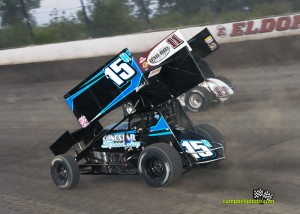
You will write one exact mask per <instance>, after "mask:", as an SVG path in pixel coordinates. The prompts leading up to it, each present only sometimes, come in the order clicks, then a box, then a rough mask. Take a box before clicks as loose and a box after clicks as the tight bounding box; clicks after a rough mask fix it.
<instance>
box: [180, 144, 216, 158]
mask: <svg viewBox="0 0 300 214" xmlns="http://www.w3.org/2000/svg"><path fill="white" fill-rule="evenodd" d="M181 145H182V146H184V147H185V148H186V152H187V153H190V154H191V155H193V156H194V157H195V158H201V157H203V158H205V157H210V156H212V155H214V153H212V151H210V149H209V148H207V146H205V145H203V142H202V141H183V142H182V144H181Z"/></svg>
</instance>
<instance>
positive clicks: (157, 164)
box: [138, 143, 182, 187]
mask: <svg viewBox="0 0 300 214" xmlns="http://www.w3.org/2000/svg"><path fill="white" fill-rule="evenodd" d="M138 171H139V174H140V176H141V178H142V180H143V181H144V182H145V183H146V184H148V185H149V186H151V187H165V186H167V185H170V184H172V183H174V182H175V181H176V180H177V179H178V178H179V177H180V175H181V171H182V160H181V157H180V155H179V153H178V151H177V150H176V149H175V148H174V147H172V146H170V145H169V144H167V143H155V144H152V145H150V146H148V147H146V148H145V149H144V150H143V151H142V153H141V154H140V156H139V160H138Z"/></svg>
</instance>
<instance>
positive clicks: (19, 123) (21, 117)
mask: <svg viewBox="0 0 300 214" xmlns="http://www.w3.org/2000/svg"><path fill="white" fill-rule="evenodd" d="M299 67H300V63H299V62H294V63H292V64H286V65H283V64H282V65H280V66H278V65H276V66H272V65H266V66H263V67H247V68H245V67H244V68H235V69H234V70H231V69H224V70H219V71H216V73H217V74H219V75H221V74H222V75H224V76H227V77H228V78H230V79H231V80H232V82H234V83H236V84H237V87H238V94H236V96H235V97H234V98H233V99H232V100H230V101H229V102H227V103H225V104H224V105H221V106H218V107H215V108H213V109H211V110H210V111H208V112H206V113H197V114H194V113H193V114H190V117H191V118H192V120H193V121H194V123H195V124H199V123H209V124H211V125H214V126H216V127H217V128H218V129H219V130H220V131H221V132H222V133H223V134H224V137H225V139H226V143H227V158H226V160H225V161H224V162H223V163H222V165H221V166H220V167H218V168H215V169H197V170H192V171H190V172H188V173H187V174H185V175H184V176H182V177H181V179H180V181H179V182H177V183H175V184H174V185H172V186H170V187H167V188H160V189H155V188H150V187H148V186H146V185H145V184H144V183H143V182H142V181H141V179H140V178H139V176H105V175H103V176H102V175H101V176H91V175H82V176H81V181H80V183H79V185H78V186H77V187H76V188H75V189H73V190H69V191H61V190H59V189H58V188H57V187H56V186H55V185H54V184H53V182H52V179H51V177H50V161H51V159H52V158H53V155H52V153H51V152H50V150H49V149H48V147H49V146H50V145H51V143H52V142H53V141H55V140H56V139H57V138H58V137H59V136H60V134H62V133H63V132H64V131H65V130H74V129H76V128H78V123H77V121H76V120H75V117H74V116H73V115H72V113H71V111H70V110H69V109H68V107H67V105H66V104H65V101H64V100H63V98H62V96H63V94H65V92H67V91H68V90H69V89H71V88H72V87H73V86H75V85H76V84H77V83H79V82H80V81H81V80H72V81H64V82H45V83H33V84H8V85H1V86H0V103H1V105H0V118H1V124H0V133H1V135H0V145H1V149H0V158H1V165H0V213H4V214H10V213H11V214H19V213H200V212H201V213H299V209H300V206H299V201H300V167H299V163H300V161H299V153H300V144H299V141H300V131H299V130H300V112H299V109H300V84H299V80H300V72H299ZM119 115H120V112H119V113H118V114H115V115H114V118H108V119H106V120H105V121H104V122H105V123H106V124H108V123H110V122H111V121H112V120H114V119H117V118H118V117H119ZM257 188H263V189H266V190H269V191H270V192H271V193H274V200H275V204H273V205H267V204H265V205H244V204H242V205H231V204H229V205H226V204H223V202H222V201H223V200H225V199H244V198H246V199H252V191H253V189H257Z"/></svg>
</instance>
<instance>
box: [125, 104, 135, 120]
mask: <svg viewBox="0 0 300 214" xmlns="http://www.w3.org/2000/svg"><path fill="white" fill-rule="evenodd" d="M134 112H135V109H134V107H133V105H132V103H131V102H128V103H125V104H124V105H123V113H124V117H127V116H128V115H129V114H131V113H134Z"/></svg>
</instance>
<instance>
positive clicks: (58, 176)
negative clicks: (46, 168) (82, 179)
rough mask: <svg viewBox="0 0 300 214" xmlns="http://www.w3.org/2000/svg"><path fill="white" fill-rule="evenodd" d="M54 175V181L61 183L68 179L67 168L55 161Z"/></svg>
mask: <svg viewBox="0 0 300 214" xmlns="http://www.w3.org/2000/svg"><path fill="white" fill-rule="evenodd" d="M54 177H55V181H56V182H57V183H58V184H60V185H62V184H65V183H67V181H68V170H67V168H66V166H65V165H64V164H62V163H55V165H54Z"/></svg>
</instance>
